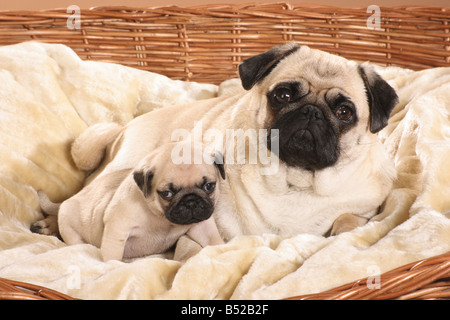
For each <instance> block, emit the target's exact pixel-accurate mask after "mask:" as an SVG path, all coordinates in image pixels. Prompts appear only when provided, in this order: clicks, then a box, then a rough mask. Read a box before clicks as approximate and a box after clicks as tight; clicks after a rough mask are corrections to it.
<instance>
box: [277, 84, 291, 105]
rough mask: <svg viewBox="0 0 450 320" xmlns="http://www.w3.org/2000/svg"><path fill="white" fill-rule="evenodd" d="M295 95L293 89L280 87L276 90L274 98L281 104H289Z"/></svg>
mask: <svg viewBox="0 0 450 320" xmlns="http://www.w3.org/2000/svg"><path fill="white" fill-rule="evenodd" d="M292 96H293V93H292V91H291V89H289V88H285V87H280V88H277V89H275V90H274V92H273V97H274V98H275V100H276V101H277V102H279V103H288V102H290V101H291V100H292Z"/></svg>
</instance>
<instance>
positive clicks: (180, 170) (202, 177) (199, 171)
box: [156, 164, 216, 188]
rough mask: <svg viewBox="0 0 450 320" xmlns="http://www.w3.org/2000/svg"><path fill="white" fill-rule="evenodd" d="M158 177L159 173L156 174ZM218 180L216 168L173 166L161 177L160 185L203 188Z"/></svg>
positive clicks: (198, 165) (195, 165)
mask: <svg viewBox="0 0 450 320" xmlns="http://www.w3.org/2000/svg"><path fill="white" fill-rule="evenodd" d="M156 176H158V172H156ZM215 180H216V174H215V168H214V166H213V165H208V164H171V165H168V166H166V170H165V171H164V174H161V175H160V179H158V182H157V184H158V185H168V184H173V185H176V186H177V187H179V188H184V187H192V186H202V185H203V184H204V183H206V182H212V181H215Z"/></svg>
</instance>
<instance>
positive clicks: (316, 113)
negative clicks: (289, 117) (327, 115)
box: [300, 104, 323, 120]
mask: <svg viewBox="0 0 450 320" xmlns="http://www.w3.org/2000/svg"><path fill="white" fill-rule="evenodd" d="M300 113H301V114H302V115H303V116H304V117H305V119H308V120H322V119H323V113H322V110H320V109H319V108H318V107H316V106H315V105H312V104H307V105H305V106H303V107H302V108H301V110H300Z"/></svg>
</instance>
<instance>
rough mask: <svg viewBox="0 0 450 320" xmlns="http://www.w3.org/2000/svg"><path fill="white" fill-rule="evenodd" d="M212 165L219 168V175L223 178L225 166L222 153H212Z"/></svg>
mask: <svg viewBox="0 0 450 320" xmlns="http://www.w3.org/2000/svg"><path fill="white" fill-rule="evenodd" d="M214 165H215V166H216V167H217V169H218V170H219V173H220V176H221V177H222V179H223V180H225V166H224V161H223V154H222V153H220V152H217V153H216V154H215V155H214Z"/></svg>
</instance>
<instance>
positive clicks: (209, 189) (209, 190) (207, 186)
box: [202, 182, 216, 194]
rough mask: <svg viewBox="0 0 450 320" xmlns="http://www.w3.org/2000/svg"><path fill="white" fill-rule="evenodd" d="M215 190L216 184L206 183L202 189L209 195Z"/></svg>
mask: <svg viewBox="0 0 450 320" xmlns="http://www.w3.org/2000/svg"><path fill="white" fill-rule="evenodd" d="M215 188H216V183H215V182H209V183H205V184H204V185H203V187H202V189H203V191H205V192H206V193H207V194H210V193H212V192H213V191H214V189H215Z"/></svg>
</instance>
